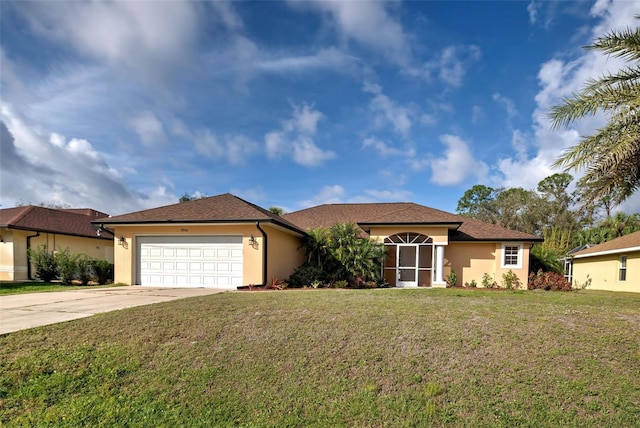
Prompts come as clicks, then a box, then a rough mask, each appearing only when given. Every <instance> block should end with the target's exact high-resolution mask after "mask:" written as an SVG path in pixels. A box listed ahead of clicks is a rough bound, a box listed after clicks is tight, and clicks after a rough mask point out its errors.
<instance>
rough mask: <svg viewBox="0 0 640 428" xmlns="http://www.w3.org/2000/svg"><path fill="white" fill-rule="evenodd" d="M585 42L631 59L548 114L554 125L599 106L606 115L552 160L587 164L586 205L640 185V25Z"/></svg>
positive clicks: (628, 192) (564, 123)
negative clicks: (593, 130)
mask: <svg viewBox="0 0 640 428" xmlns="http://www.w3.org/2000/svg"><path fill="white" fill-rule="evenodd" d="M636 19H640V15H638V16H636ZM586 48H587V49H592V50H596V51H600V52H603V53H605V54H607V55H612V56H614V57H620V58H623V59H625V60H627V61H628V62H629V65H628V67H626V68H624V69H622V70H619V71H618V72H617V73H616V74H607V75H604V76H602V77H600V78H599V79H597V80H594V79H590V80H589V81H588V82H587V85H586V87H585V88H584V89H583V90H582V91H580V92H579V93H577V94H573V95H572V96H571V98H565V99H564V101H563V102H562V104H560V105H557V106H555V107H553V108H552V110H551V112H550V114H549V117H550V118H551V120H552V121H553V127H554V128H558V127H560V126H567V125H569V124H570V123H571V122H573V121H575V120H578V119H580V118H583V117H585V116H589V115H591V116H593V115H595V114H596V113H598V112H602V113H604V114H605V115H607V116H608V118H609V122H608V123H607V125H605V126H604V127H603V128H600V129H598V130H597V131H596V133H594V134H593V135H590V136H586V137H582V139H581V141H580V142H579V143H578V144H577V145H575V146H573V147H570V148H569V149H567V150H566V151H565V152H564V153H563V154H562V155H561V156H560V157H559V158H558V159H557V160H556V162H555V163H554V166H556V167H558V166H564V167H565V171H568V170H571V169H580V168H586V173H585V175H584V177H582V178H581V179H580V181H579V182H578V186H579V187H583V188H589V189H591V192H588V193H587V194H586V195H585V199H584V200H583V201H581V202H582V204H583V205H585V206H590V205H593V204H594V203H595V202H597V201H598V200H599V199H600V198H602V197H605V196H608V195H615V197H616V199H617V200H616V202H621V201H623V200H625V199H627V198H628V197H629V196H631V195H632V194H633V193H634V192H635V191H636V190H637V189H638V188H640V27H638V28H635V29H630V28H627V29H626V30H624V31H611V32H610V33H608V34H606V35H605V36H604V37H601V38H598V39H597V40H596V41H595V43H593V44H592V45H590V46H587V47H586Z"/></svg>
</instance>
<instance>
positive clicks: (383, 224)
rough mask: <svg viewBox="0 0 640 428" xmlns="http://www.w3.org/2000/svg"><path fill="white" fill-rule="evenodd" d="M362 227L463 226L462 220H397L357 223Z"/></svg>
mask: <svg viewBox="0 0 640 428" xmlns="http://www.w3.org/2000/svg"><path fill="white" fill-rule="evenodd" d="M357 224H358V226H360V227H373V226H375V227H398V226H426V227H428V226H446V227H447V228H448V229H452V230H456V229H458V228H459V227H460V226H462V222H450V221H446V222H438V221H435V222H421V221H413V222H412V221H407V222H397V223H389V222H382V223H368V222H359V223H357Z"/></svg>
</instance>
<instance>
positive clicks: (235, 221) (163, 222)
mask: <svg viewBox="0 0 640 428" xmlns="http://www.w3.org/2000/svg"><path fill="white" fill-rule="evenodd" d="M256 222H259V223H273V224H275V225H278V226H280V227H283V228H285V229H288V230H290V231H292V232H296V233H298V234H300V235H301V236H303V235H305V234H306V232H305V231H304V230H302V229H298V228H295V227H292V226H290V225H288V224H286V223H284V222H281V221H277V220H275V219H271V218H256V219H242V220H240V219H231V220H178V219H175V220H174V219H167V220H142V221H140V220H138V221H119V220H116V221H108V220H107V221H105V219H103V220H93V221H92V222H91V223H93V224H97V225H105V226H138V225H144V226H147V225H168V224H170V225H172V226H177V225H181V224H255V223H256Z"/></svg>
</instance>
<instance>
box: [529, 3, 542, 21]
mask: <svg viewBox="0 0 640 428" xmlns="http://www.w3.org/2000/svg"><path fill="white" fill-rule="evenodd" d="M538 7H539V5H538V3H536V2H535V1H532V2H531V3H529V4H528V5H527V12H529V23H530V24H531V25H533V24H535V23H536V21H537V19H538Z"/></svg>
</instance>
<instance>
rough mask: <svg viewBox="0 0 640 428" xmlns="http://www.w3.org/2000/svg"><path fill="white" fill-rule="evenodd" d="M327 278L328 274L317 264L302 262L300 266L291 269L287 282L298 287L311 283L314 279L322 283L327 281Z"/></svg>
mask: <svg viewBox="0 0 640 428" xmlns="http://www.w3.org/2000/svg"><path fill="white" fill-rule="evenodd" d="M327 279H328V275H327V273H326V272H325V271H324V270H323V269H321V268H320V267H318V266H315V265H312V264H311V263H304V264H303V265H302V266H300V267H299V268H297V269H296V270H295V271H293V273H292V274H291V276H290V277H289V280H288V281H287V282H288V283H289V286H291V287H294V288H300V287H304V286H307V285H311V284H313V283H314V282H315V281H319V282H320V283H324V282H326V281H327Z"/></svg>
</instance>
